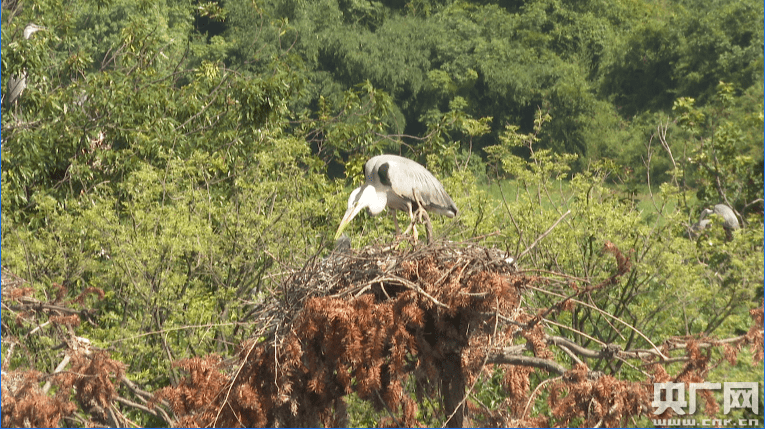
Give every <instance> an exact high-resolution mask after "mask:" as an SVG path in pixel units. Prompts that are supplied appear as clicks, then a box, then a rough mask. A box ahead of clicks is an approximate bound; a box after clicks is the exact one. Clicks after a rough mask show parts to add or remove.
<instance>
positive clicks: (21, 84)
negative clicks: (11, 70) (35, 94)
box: [3, 23, 45, 106]
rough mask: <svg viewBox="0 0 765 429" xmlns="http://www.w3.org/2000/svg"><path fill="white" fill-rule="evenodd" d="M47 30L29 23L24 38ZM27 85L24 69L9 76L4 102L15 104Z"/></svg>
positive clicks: (9, 104)
mask: <svg viewBox="0 0 765 429" xmlns="http://www.w3.org/2000/svg"><path fill="white" fill-rule="evenodd" d="M41 30H45V28H44V27H40V26H39V25H37V24H33V23H29V24H28V25H27V26H26V27H24V40H29V38H30V37H32V35H33V34H34V33H36V32H38V31H41ZM26 87H27V71H26V70H24V71H22V72H21V74H20V75H13V76H11V77H9V78H8V92H7V93H6V94H5V97H4V99H3V102H4V103H6V105H7V106H11V105H13V104H14V103H15V102H16V101H18V99H19V97H21V93H22V92H24V90H25V89H26Z"/></svg>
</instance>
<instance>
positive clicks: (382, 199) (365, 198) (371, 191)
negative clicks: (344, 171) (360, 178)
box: [335, 183, 388, 240]
mask: <svg viewBox="0 0 765 429" xmlns="http://www.w3.org/2000/svg"><path fill="white" fill-rule="evenodd" d="M387 202H388V196H387V195H386V194H385V192H378V191H377V189H375V187H374V186H372V185H370V184H368V183H366V184H364V185H362V186H361V187H359V188H356V189H354V190H353V192H351V196H350V197H349V198H348V209H347V210H346V211H345V215H344V216H343V220H341V221H340V226H339V227H338V228H337V233H336V234H335V240H337V239H338V238H340V235H341V234H342V233H343V230H345V228H346V227H347V226H348V224H349V223H350V222H351V220H352V219H353V218H354V217H356V215H357V214H359V212H360V211H361V210H363V209H364V208H367V209H369V213H371V214H372V215H373V216H374V215H378V214H380V213H381V212H382V211H383V210H385V204H387Z"/></svg>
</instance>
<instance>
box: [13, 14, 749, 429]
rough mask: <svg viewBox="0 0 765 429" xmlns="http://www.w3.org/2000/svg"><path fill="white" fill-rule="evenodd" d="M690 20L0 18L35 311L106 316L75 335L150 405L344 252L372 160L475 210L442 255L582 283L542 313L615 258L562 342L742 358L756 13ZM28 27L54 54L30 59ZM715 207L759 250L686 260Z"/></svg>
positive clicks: (21, 231) (703, 246)
mask: <svg viewBox="0 0 765 429" xmlns="http://www.w3.org/2000/svg"><path fill="white" fill-rule="evenodd" d="M691 3H692V2H691ZM691 3H688V2H685V1H673V2H659V3H657V2H644V1H640V0H635V1H629V2H616V1H607V2H592V1H586V2H567V1H559V0H534V1H529V2H513V3H512V4H510V3H508V2H493V1H484V2H468V1H440V0H432V1H427V0H416V1H411V2H403V1H400V2H393V1H389V2H368V1H335V0H322V1H317V2H307V1H297V0H271V1H263V2H250V1H240V0H235V1H230V2H228V1H227V2H202V3H199V2H189V1H185V0H184V1H174V2H169V3H156V2H145V1H137V2H136V1H131V0H112V1H100V2H95V3H93V2H83V1H75V2H69V3H66V4H63V3H61V2H52V1H48V0H41V1H36V2H33V4H29V5H27V6H25V7H24V8H23V9H21V8H19V9H14V10H10V11H7V12H6V10H5V9H4V13H3V25H2V48H3V56H2V85H3V88H7V85H8V80H9V77H10V76H11V75H19V74H20V73H22V72H23V71H26V72H27V73H28V76H29V78H28V87H27V89H26V90H25V92H24V94H23V95H22V97H21V98H20V99H19V101H18V103H17V105H15V106H9V105H6V104H4V105H3V107H2V118H3V122H2V134H3V144H2V158H3V163H2V181H1V185H2V190H1V192H0V197H1V198H2V247H3V267H6V268H8V269H10V270H11V271H12V272H15V273H17V274H19V275H22V276H23V277H24V278H26V279H28V280H30V281H32V284H31V286H32V287H33V288H34V290H35V294H36V295H37V297H39V298H41V299H42V298H50V297H53V296H56V294H57V293H58V291H59V286H57V285H61V286H63V288H64V290H65V292H66V293H65V295H66V296H65V298H66V299H71V298H73V297H76V296H78V295H79V294H80V293H81V292H82V291H83V290H85V289H86V288H90V287H94V288H98V289H101V290H103V292H104V294H105V296H104V298H103V299H100V300H99V299H96V298H93V297H88V298H87V300H86V301H85V304H83V305H87V306H88V308H95V309H96V310H97V313H96V314H95V316H94V317H93V319H92V321H90V322H88V323H82V324H81V325H80V326H79V327H77V328H76V329H75V330H76V334H77V335H80V336H84V337H86V338H89V339H90V340H91V341H92V342H93V343H94V345H96V346H98V347H102V348H106V349H108V350H109V351H110V353H111V354H112V358H114V359H117V360H120V361H122V362H124V363H126V364H127V365H128V369H127V374H128V376H129V377H130V378H131V379H133V380H134V381H137V382H139V383H140V384H141V386H143V388H145V389H147V390H154V389H156V388H160V387H163V386H167V385H168V384H169V383H171V382H174V381H177V377H178V375H177V374H176V373H175V371H176V370H175V369H173V368H172V367H171V364H172V361H173V360H178V359H182V358H184V357H191V356H200V355H205V354H208V353H212V352H218V353H221V354H223V355H227V356H230V355H232V354H233V353H234V349H235V347H236V346H237V345H238V343H239V342H240V341H241V340H242V339H245V338H247V336H248V329H247V326H248V324H250V323H254V322H252V321H250V320H248V314H249V312H250V310H252V308H253V307H254V306H256V305H257V304H258V303H259V302H261V301H262V300H264V299H269V298H270V297H271V294H273V293H275V291H276V290H277V288H276V286H277V285H278V284H279V283H280V279H281V277H282V276H283V275H284V273H285V272H288V271H289V270H291V269H294V268H296V267H299V266H301V265H302V264H303V263H304V262H305V261H307V260H308V259H309V258H311V257H314V256H317V255H320V254H322V252H325V251H326V250H325V247H326V246H327V243H326V241H327V239H328V237H331V236H332V234H333V232H334V230H335V228H336V226H337V222H338V220H339V219H340V217H341V215H342V213H343V211H344V209H345V206H346V204H345V202H346V199H347V195H348V191H349V189H346V187H347V186H351V185H353V186H355V185H357V184H358V180H359V179H360V177H361V169H362V168H363V165H364V162H365V161H366V159H367V158H368V157H370V156H373V155H376V154H380V153H404V154H406V155H407V156H409V157H410V158H412V159H416V160H418V161H419V162H422V163H423V164H425V165H426V166H427V167H428V168H429V169H430V170H431V171H433V172H434V173H435V174H436V176H437V177H438V178H439V179H440V180H441V181H442V182H443V183H444V185H445V187H446V189H447V190H448V191H449V193H450V195H451V196H452V197H453V199H454V200H455V202H456V204H457V207H458V208H459V210H460V214H459V216H458V217H457V218H456V219H444V218H441V217H437V216H434V217H433V223H434V227H435V233H436V235H437V236H440V237H444V238H448V239H451V240H468V239H472V238H474V237H477V236H480V237H483V238H484V243H485V244H487V245H489V246H491V245H494V246H497V247H498V248H501V249H503V250H508V251H509V252H510V253H511V254H512V255H514V256H519V255H521V253H522V252H523V251H524V250H525V249H529V250H528V252H526V253H525V254H524V255H523V257H522V258H521V259H520V261H519V264H520V265H521V266H522V267H524V269H527V270H533V271H534V272H535V273H540V275H548V274H549V273H550V272H557V273H562V274H564V275H565V276H567V277H566V278H567V279H570V280H571V281H570V282H569V281H568V280H567V281H562V280H560V277H556V276H550V287H549V290H545V291H535V292H534V293H533V294H531V296H530V298H529V299H530V300H531V301H532V305H533V306H536V307H539V308H541V307H547V306H549V304H550V303H551V302H553V301H554V300H557V299H558V298H560V296H567V295H570V294H571V293H572V292H573V291H574V287H578V288H583V287H588V286H595V285H603V284H605V283H606V282H608V281H610V279H611V278H612V277H613V276H614V274H615V273H616V272H617V268H618V264H617V262H616V260H615V254H616V253H617V252H615V251H613V250H612V248H610V247H607V246H606V243H612V245H613V249H618V252H620V254H621V255H624V256H625V257H626V258H629V261H630V264H631V270H630V271H629V273H628V274H626V275H623V276H617V277H616V278H614V281H613V282H612V283H609V284H608V285H606V286H603V287H600V288H597V289H594V290H593V291H592V292H591V294H590V299H591V300H590V301H589V302H588V303H587V304H590V305H591V306H587V305H583V304H577V305H576V306H575V308H574V309H573V310H571V311H563V312H560V313H553V314H551V315H550V318H551V319H552V320H554V321H557V322H559V323H561V324H564V325H567V326H569V328H570V329H564V328H562V327H559V328H550V329H549V331H550V332H554V331H556V330H557V332H556V333H557V334H559V335H562V336H566V337H568V338H577V339H579V340H581V342H582V343H583V344H585V345H589V346H591V347H595V345H594V343H588V341H589V340H587V339H586V338H585V336H584V335H583V334H581V333H584V334H587V335H591V336H592V335H594V336H596V337H597V338H598V339H599V340H600V341H603V342H613V343H618V344H621V345H622V346H624V347H646V348H649V347H651V345H650V343H649V341H648V340H647V339H646V338H645V337H648V338H650V340H651V341H652V342H654V343H655V344H658V343H660V342H661V341H662V340H663V339H665V338H667V337H669V336H674V335H678V334H684V335H701V334H708V335H715V336H718V337H725V336H731V335H737V334H740V333H741V331H742V330H746V329H748V326H749V325H750V318H749V316H748V314H747V310H748V309H750V308H753V307H756V306H758V305H761V303H762V301H761V294H762V280H763V270H762V267H763V252H762V242H763V228H762V198H763V195H762V189H763V175H762V165H763V156H762V147H763V140H762V135H763V114H762V110H763V104H762V76H761V70H762V44H763V42H762V40H763V32H762V26H761V22H762V10H763V9H762V5H761V4H760V3H754V2H752V1H749V0H747V1H744V2H733V1H728V0H716V1H712V2H709V4H707V5H706V7H705V11H704V13H700V12H699V10H698V9H699V8H698V7H697V6H695V3H694V4H691ZM30 21H34V22H35V23H37V24H40V25H44V26H45V27H46V29H45V30H44V31H39V32H37V33H35V34H34V36H33V37H31V38H30V39H29V40H24V39H23V37H22V34H21V33H22V31H23V28H24V26H25V25H26V23H28V22H30ZM203 23H208V24H209V23H214V25H213V24H209V25H207V26H206V27H205V25H203ZM485 161H487V162H485ZM333 178H334V179H333ZM337 178H342V179H337ZM649 178H650V179H649ZM625 184H626V185H627V186H626V187H624V186H623V185H625ZM638 190H641V191H643V192H638ZM643 194H646V195H643ZM719 202H727V203H728V204H730V205H731V206H732V207H733V208H734V209H736V210H737V212H738V213H739V214H740V215H742V216H741V218H740V220H741V221H742V224H743V228H742V230H740V231H738V232H735V233H734V234H733V240H732V241H727V240H726V237H725V233H724V231H723V230H722V228H720V227H719V219H717V218H716V217H714V216H712V217H711V220H712V222H713V225H712V227H710V228H708V229H707V230H705V231H704V232H703V233H702V234H701V235H700V236H699V237H698V238H697V239H695V240H689V239H688V231H687V228H686V227H687V226H688V225H689V224H690V223H692V222H694V221H695V220H696V219H697V216H698V212H699V211H700V209H701V208H702V206H708V205H711V204H714V203H719ZM402 219H403V218H402ZM556 222H558V223H557V224H556ZM553 225H555V227H554V228H552V229H551V230H550V232H549V234H548V235H546V236H545V237H544V238H543V239H541V240H539V241H538V242H537V241H536V240H537V238H539V237H540V236H541V235H542V234H544V233H545V232H547V231H548V229H550V228H551V227H552V226H553ZM392 229H393V225H392V221H391V219H390V218H389V217H387V216H381V217H379V218H376V219H371V218H370V217H368V216H366V215H363V214H362V215H360V216H359V217H358V218H357V220H355V221H354V223H353V225H352V226H351V228H350V230H349V234H350V235H351V236H352V237H353V243H354V246H359V245H363V244H369V243H374V242H379V241H388V240H390V236H391V231H392ZM592 306H594V308H593V307H592ZM603 312H607V313H610V314H611V315H612V316H614V317H616V318H618V319H615V318H614V317H608V316H606V315H604V313H603ZM3 316H4V317H8V316H9V313H8V311H7V309H4V310H3ZM25 323H26V324H25ZM626 324H629V325H630V326H632V327H634V328H635V329H636V330H638V331H640V332H641V333H642V334H643V335H645V337H643V336H641V335H638V334H636V333H635V330H633V329H628V328H626V326H627V325H626ZM4 326H5V325H4ZM33 329H35V327H33V326H32V325H29V324H28V323H27V322H20V323H19V324H18V325H14V326H13V328H12V329H11V330H10V331H4V335H10V336H12V337H14V338H21V337H23V336H25V335H26V337H25V338H24V347H26V349H25V350H26V351H25V353H24V354H20V353H16V354H14V355H13V357H12V359H11V360H10V362H6V361H5V359H4V364H6V365H10V366H11V367H13V368H16V367H33V368H37V369H39V370H42V371H47V370H49V369H50V368H54V367H55V366H56V365H57V364H58V362H59V361H60V359H59V354H60V352H59V351H57V350H54V347H55V346H57V344H54V341H53V340H52V338H53V336H52V335H49V334H50V333H51V332H54V331H55V330H57V329H60V328H59V327H54V326H53V325H46V326H41V327H40V329H39V330H38V331H36V332H39V334H38V335H27V333H28V332H29V331H31V330H33ZM4 338H5V337H4ZM17 350H18V349H17ZM3 353H4V357H5V356H7V353H9V352H8V349H7V347H5V346H4V347H3ZM758 368H760V369H759V370H760V371H761V367H758ZM599 369H601V370H604V371H607V372H608V371H610V372H614V373H616V372H619V371H621V370H623V368H621V367H618V366H616V367H606V364H603V367H602V368H599ZM731 371H734V370H731ZM735 371H736V372H743V373H744V374H746V375H749V374H751V373H752V371H754V370H752V369H751V367H747V366H746V365H745V364H744V363H739V366H737V367H736V368H735ZM760 374H761V372H760ZM620 376H623V377H624V378H630V377H632V378H635V379H637V378H639V377H640V376H641V375H640V374H638V371H633V370H624V372H622V373H620ZM720 377H723V375H721V376H720ZM498 378H499V375H495V377H494V378H493V379H491V380H486V381H482V382H481V383H480V384H479V385H477V391H476V397H478V398H479V400H481V401H482V402H484V403H485V404H486V405H487V406H490V407H492V406H495V405H496V404H498V403H499V402H500V401H501V400H502V399H503V392H501V389H499V388H498V386H499V380H498ZM539 382H542V380H541V379H540V380H539ZM540 398H542V399H540V400H539V401H537V402H538V404H536V405H532V409H535V410H536V411H535V412H545V410H546V405H545V404H542V402H543V400H544V398H545V396H544V394H543V395H542V396H540ZM540 404H541V405H540ZM351 408H352V409H356V410H359V411H358V412H359V413H360V414H362V415H360V416H354V419H355V420H352V421H354V422H357V423H359V424H365V425H366V424H372V423H376V422H379V416H376V415H371V414H370V413H371V411H369V409H367V408H365V405H364V404H359V403H354V402H351ZM420 411H421V412H422V413H427V412H429V411H424V410H420ZM131 417H132V418H134V419H135V421H136V422H138V423H139V424H141V423H143V424H148V423H152V422H153V421H151V420H150V419H148V418H147V417H146V416H142V415H141V414H139V413H138V412H136V413H135V415H132V416H131ZM427 417H428V418H430V417H432V416H427ZM434 418H435V417H434Z"/></svg>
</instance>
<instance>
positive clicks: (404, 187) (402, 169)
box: [335, 155, 458, 240]
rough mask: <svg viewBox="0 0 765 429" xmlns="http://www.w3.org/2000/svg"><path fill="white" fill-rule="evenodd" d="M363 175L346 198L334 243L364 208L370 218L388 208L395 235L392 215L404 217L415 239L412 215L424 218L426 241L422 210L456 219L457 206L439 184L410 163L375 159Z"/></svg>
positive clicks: (394, 158) (394, 157)
mask: <svg viewBox="0 0 765 429" xmlns="http://www.w3.org/2000/svg"><path fill="white" fill-rule="evenodd" d="M364 175H365V180H364V184H363V185H361V186H360V187H358V188H356V189H354V190H353V192H351V196H350V198H348V210H346V212H345V216H343V220H342V221H341V222H340V226H339V227H338V228H337V234H335V240H337V239H338V238H339V237H340V235H341V234H342V233H343V230H344V229H345V228H346V227H347V226H348V224H349V223H350V221H351V219H353V218H354V217H355V216H356V215H357V214H359V212H360V211H361V210H362V209H364V208H367V209H368V210H369V213H371V214H372V215H373V216H375V215H378V214H380V213H381V212H382V211H383V210H385V207H389V208H391V209H392V210H393V221H394V223H395V225H396V233H399V232H400V229H399V227H398V220H397V219H396V212H395V211H396V210H401V211H403V212H406V213H408V214H409V218H410V219H411V221H412V222H411V224H410V225H409V227H411V228H413V234H414V236H415V239H416V237H417V230H416V228H415V227H414V223H415V215H418V216H419V218H420V220H422V217H423V216H424V218H425V221H426V222H427V223H426V225H427V228H428V234H429V237H428V238H430V232H431V231H432V227H431V225H430V217H429V216H428V214H427V213H426V210H427V211H430V212H433V213H436V214H440V215H443V216H447V217H454V216H455V215H457V212H458V210H457V206H456V205H455V204H454V201H452V198H451V197H450V196H449V194H447V193H446V191H445V190H444V186H443V185H442V184H441V182H439V181H438V179H436V178H435V176H433V174H432V173H431V172H430V171H428V170H427V169H425V167H423V166H422V165H420V164H419V163H417V162H415V161H412V160H411V159H407V158H403V157H400V156H397V155H378V156H375V157H373V158H370V159H369V161H367V162H366V164H364ZM408 231H409V228H407V232H408ZM404 233H406V232H404Z"/></svg>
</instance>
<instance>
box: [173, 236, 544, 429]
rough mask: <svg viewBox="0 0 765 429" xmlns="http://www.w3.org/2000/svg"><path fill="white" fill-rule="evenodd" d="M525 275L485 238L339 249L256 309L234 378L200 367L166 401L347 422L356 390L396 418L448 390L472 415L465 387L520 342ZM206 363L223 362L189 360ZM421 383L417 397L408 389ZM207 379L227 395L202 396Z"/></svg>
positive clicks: (201, 421) (208, 416) (243, 414)
mask: <svg viewBox="0 0 765 429" xmlns="http://www.w3.org/2000/svg"><path fill="white" fill-rule="evenodd" d="M515 272H516V269H515V265H514V262H513V259H512V258H510V257H508V255H506V254H504V253H503V252H501V251H499V250H496V249H487V248H485V247H482V246H480V245H476V244H466V243H459V244H457V243H450V242H447V243H437V244H435V245H431V246H427V247H420V248H415V249H407V250H398V249H397V247H396V246H389V247H387V248H383V249H381V248H380V247H365V248H363V249H360V250H350V249H347V250H345V251H337V250H336V251H334V252H333V253H331V254H330V255H329V256H327V257H326V258H323V259H318V258H316V259H314V260H312V261H309V263H308V264H306V265H305V266H304V267H303V268H302V269H301V270H299V271H297V272H295V273H294V274H293V275H291V276H290V277H289V278H287V279H285V281H284V282H283V283H282V285H281V290H280V291H278V292H277V293H276V294H275V296H274V297H273V299H272V300H270V301H269V302H267V303H263V304H261V305H260V307H258V308H257V309H256V311H255V312H254V313H253V317H254V319H255V320H254V321H256V322H257V325H258V326H259V329H258V330H257V332H256V333H255V335H254V336H253V337H252V339H251V340H250V341H247V342H245V343H244V344H243V346H242V349H241V351H240V353H239V357H240V364H239V366H238V367H237V368H236V370H235V373H234V375H233V377H231V378H229V379H228V380H224V379H218V378H216V379H218V382H217V383H211V377H212V375H211V372H209V371H199V370H196V371H194V370H192V371H190V372H191V375H192V376H191V377H188V378H187V379H185V380H184V381H183V383H182V384H181V385H180V386H177V387H174V388H168V389H167V391H166V392H165V393H166V394H161V395H160V397H164V398H175V400H174V401H171V402H172V403H173V408H174V409H175V412H176V414H177V415H186V418H185V419H184V420H182V421H181V422H179V424H182V425H186V424H193V425H204V426H207V425H214V426H240V425H241V426H313V425H316V424H319V423H322V424H324V425H339V426H344V425H347V423H348V422H347V421H346V420H345V418H346V413H345V404H344V402H343V399H342V398H343V396H344V395H347V394H349V393H352V392H355V393H356V394H357V395H358V396H359V397H360V398H361V399H363V400H368V401H370V402H371V403H372V404H373V405H374V406H375V407H376V408H377V409H379V410H387V415H388V416H389V418H390V420H391V421H390V423H391V424H395V425H404V426H412V425H415V424H417V421H416V419H415V416H416V410H417V408H418V403H419V406H421V405H422V403H421V401H420V400H421V399H422V397H423V396H424V395H427V396H433V395H434V394H437V393H439V392H440V399H441V401H442V403H443V404H444V407H443V410H452V411H454V412H455V413H456V412H457V411H459V412H460V413H462V412H463V411H462V410H464V407H463V405H464V393H465V387H466V386H467V387H470V385H471V383H473V382H474V380H475V379H476V377H477V376H478V374H479V373H480V371H481V370H482V369H483V368H484V367H485V365H486V357H487V355H488V353H489V352H490V350H491V349H492V347H497V346H502V345H506V344H508V343H509V342H510V341H511V338H512V335H513V332H515V331H517V330H518V328H517V327H516V326H514V325H513V324H512V322H513V321H516V320H518V318H519V317H521V318H522V319H523V320H522V321H521V320H519V322H523V321H526V320H527V317H526V316H521V315H522V312H521V311H519V308H520V302H521V294H520V292H521V290H522V288H523V286H524V285H525V284H526V283H527V282H529V279H527V278H525V277H522V276H519V275H516V274H515ZM500 321H503V323H502V324H501V323H500ZM507 322H510V324H507ZM195 365H202V366H203V367H207V366H209V369H210V370H212V369H213V367H216V366H217V363H215V362H210V361H209V360H208V361H205V362H202V360H197V361H196V362H195V363H191V362H186V363H184V364H182V365H181V366H184V367H187V369H189V368H191V367H195ZM197 369H198V368H197ZM195 374H196V375H195ZM412 382H413V383H414V384H413V385H414V386H415V388H416V390H417V398H418V400H417V401H415V400H414V399H413V398H412V397H411V396H410V395H407V394H406V393H405V391H404V389H405V387H406V385H408V384H407V383H412ZM204 383H207V385H209V386H210V387H212V388H214V387H215V385H218V388H219V390H218V392H223V393H219V394H217V395H216V396H215V398H214V400H212V401H211V400H210V399H211V398H210V396H208V395H201V396H200V393H199V391H200V390H199V387H200V384H204ZM410 386H411V384H410ZM178 389H181V390H183V391H184V392H186V394H184V395H175V394H173V391H177V390H178ZM203 390H204V389H203ZM190 392H195V395H193V396H196V398H194V397H189V396H190V395H189V394H188V393H190ZM178 393H181V392H178ZM200 406H201V407H200ZM200 408H201V410H200ZM192 410H196V411H192ZM443 410H442V412H444V411H443ZM443 417H444V418H448V417H449V416H448V415H446V414H444V416H443ZM455 421H457V422H460V423H461V422H462V420H461V415H459V416H457V420H455Z"/></svg>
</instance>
